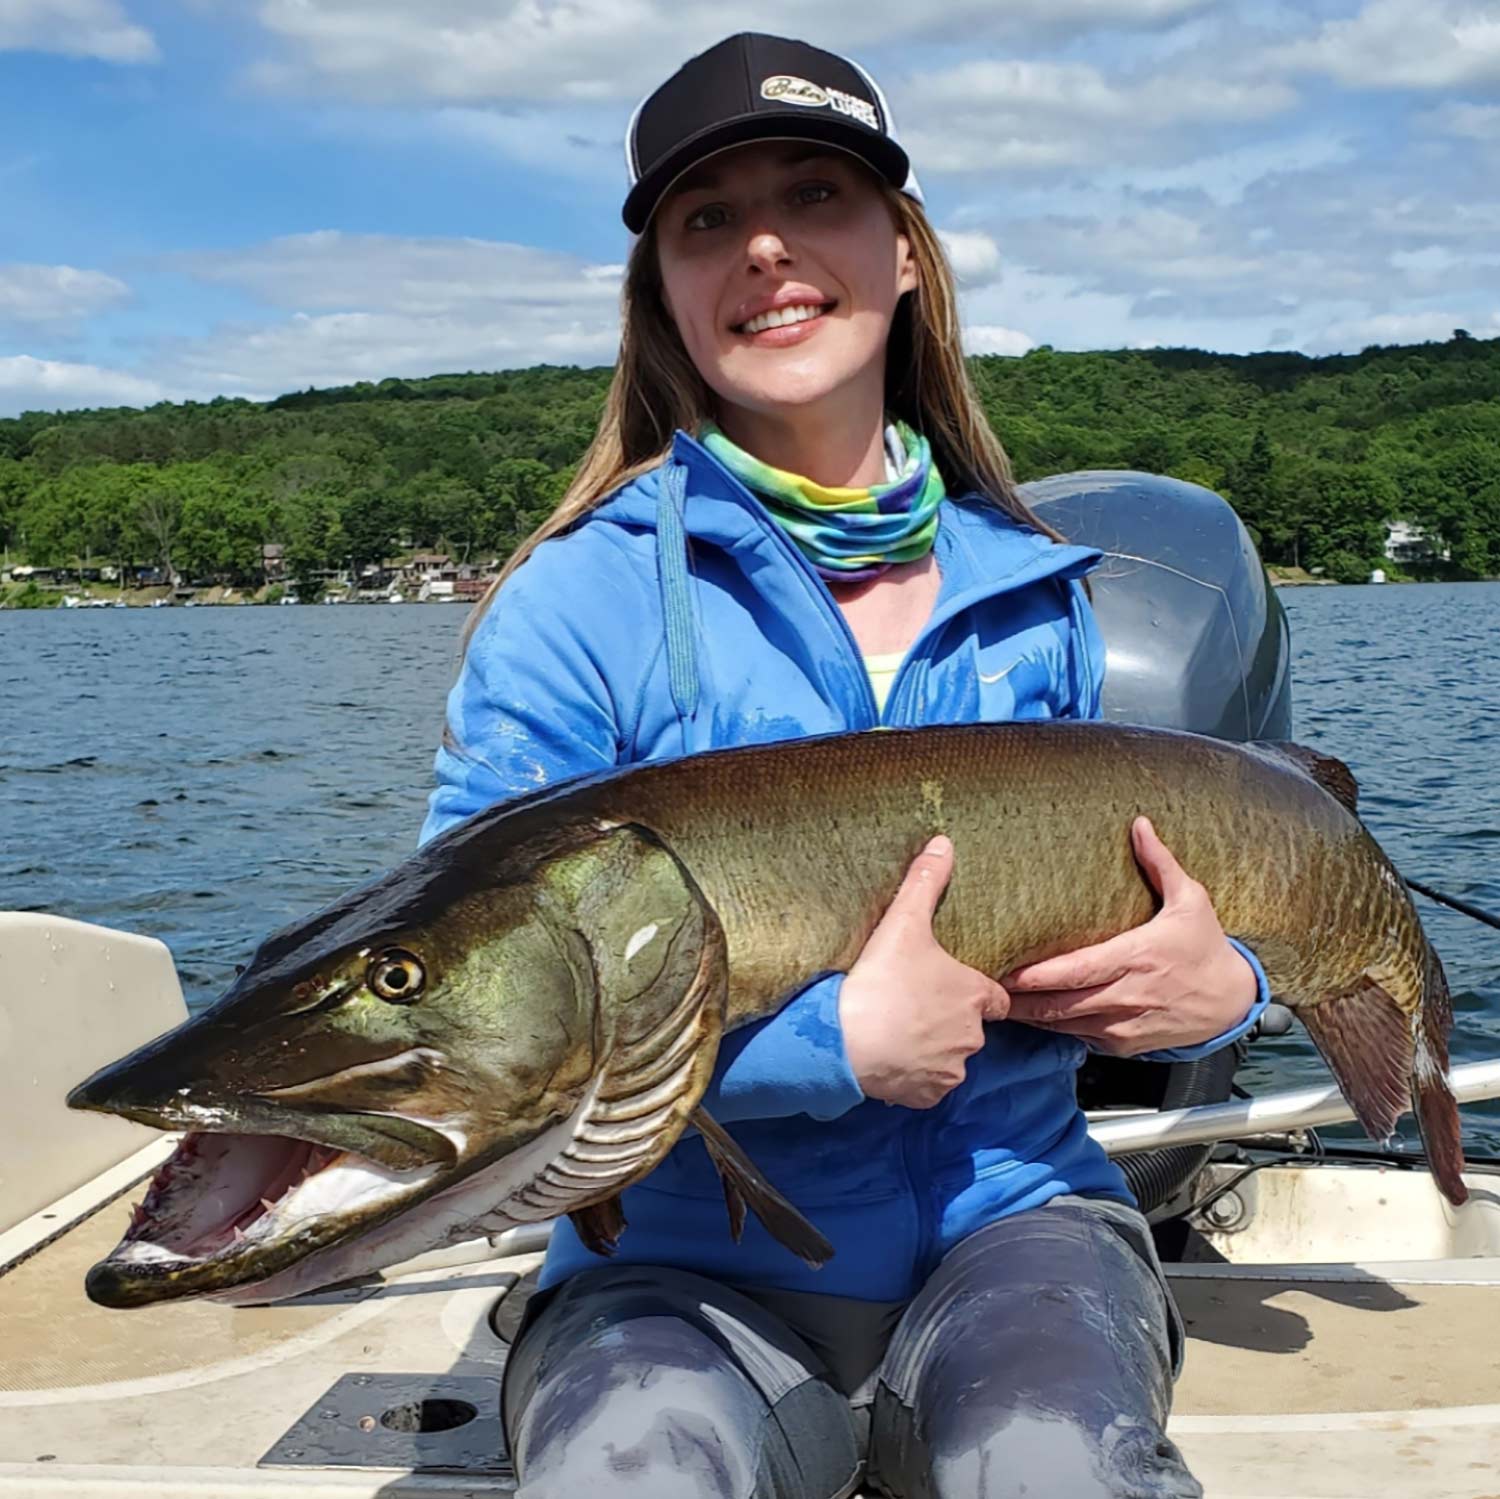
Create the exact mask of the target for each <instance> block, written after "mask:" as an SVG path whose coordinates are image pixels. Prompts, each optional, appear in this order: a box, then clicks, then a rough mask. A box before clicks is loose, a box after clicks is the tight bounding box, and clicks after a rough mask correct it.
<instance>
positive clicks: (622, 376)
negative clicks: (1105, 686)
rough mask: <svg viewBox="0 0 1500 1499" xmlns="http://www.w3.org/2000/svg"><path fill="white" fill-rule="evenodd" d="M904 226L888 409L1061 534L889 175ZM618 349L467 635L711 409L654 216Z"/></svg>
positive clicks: (946, 283) (980, 488) (970, 482)
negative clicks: (669, 301) (558, 476)
mask: <svg viewBox="0 0 1500 1499" xmlns="http://www.w3.org/2000/svg"><path fill="white" fill-rule="evenodd" d="M880 188H881V191H882V193H883V194H884V196H885V199H886V203H887V206H888V208H889V209H890V212H891V216H892V218H893V220H894V221H895V225H896V230H897V232H898V233H900V234H904V235H905V236H906V237H907V240H908V242H909V243H910V245H911V253H912V258H913V260H914V261H915V263H916V269H917V285H916V288H915V289H914V290H913V291H911V292H909V293H907V294H906V295H905V296H904V297H902V299H901V301H900V303H899V304H898V305H897V308H896V315H895V318H894V320H893V322H892V324H891V331H890V337H889V340H888V342H887V345H886V361H885V368H886V382H885V385H886V409H887V411H889V412H891V413H892V414H893V415H895V416H898V417H900V418H901V419H902V420H903V421H905V422H906V423H907V424H908V425H910V426H911V427H913V428H915V429H916V430H917V431H918V432H920V433H922V435H923V436H924V437H926V438H927V440H928V442H929V443H930V444H931V446H932V458H933V462H934V463H935V464H936V465H937V468H938V472H939V473H940V474H942V476H943V482H944V484H945V486H946V487H947V490H948V492H949V493H950V494H965V493H968V492H971V491H972V492H977V493H978V494H980V495H982V496H984V497H985V498H986V499H988V500H989V501H991V502H992V503H993V504H995V505H996V506H998V507H999V509H1001V510H1003V511H1004V512H1005V513H1006V514H1007V515H1009V516H1011V517H1012V518H1013V519H1015V520H1018V521H1021V522H1023V523H1024V524H1025V525H1028V526H1032V527H1034V528H1035V529H1036V530H1038V531H1040V532H1042V533H1043V534H1044V535H1047V536H1050V537H1052V538H1053V540H1054V541H1060V540H1062V537H1061V536H1059V535H1058V533H1057V532H1056V531H1054V530H1053V529H1052V527H1051V526H1049V525H1048V524H1047V523H1046V522H1045V521H1043V520H1039V519H1038V518H1037V516H1036V515H1035V514H1034V513H1033V512H1032V510H1031V509H1030V507H1029V506H1028V505H1027V504H1026V502H1025V501H1024V500H1023V499H1022V498H1021V497H1020V495H1018V494H1017V493H1016V486H1015V481H1014V479H1013V478H1012V476H1011V467H1010V459H1009V458H1008V457H1007V456H1006V453H1005V449H1004V448H1003V447H1002V446H1001V444H1000V439H999V438H998V437H996V436H995V434H994V432H992V431H991V430H990V425H989V423H988V422H987V421H986V420H985V417H984V412H983V410H982V409H981V407H980V405H979V399H978V397H977V396H976V395H975V394H974V388H973V386H972V384H971V383H970V381H969V371H968V366H967V365H966V364H965V363H964V355H963V343H962V338H961V334H960V330H959V321H958V294H957V290H956V288H955V286H954V283H953V270H952V267H951V266H950V265H949V264H948V257H947V255H945V254H944V253H943V247H942V244H941V243H940V242H939V240H938V237H937V234H936V232H935V231H934V230H933V227H932V225H931V223H930V222H929V221H928V218H927V215H926V214H925V213H924V212H923V211H922V208H921V205H920V204H918V203H915V202H913V201H912V199H910V198H908V197H907V196H906V195H905V194H904V193H901V192H898V191H897V190H896V189H895V188H893V187H891V186H889V185H888V184H887V183H885V182H884V181H882V182H881V183H880ZM620 323H621V336H620V356H619V360H618V362H617V363H616V365H615V373H614V378H613V379H612V380H611V381H610V385H609V394H608V396H607V397H606V398H605V403H604V415H603V417H602V418H601V419H600V422H599V430H598V431H597V432H596V433H595V434H594V440H593V442H591V443H590V444H589V447H588V451H587V452H586V453H585V454H584V455H583V460H582V462H581V463H580V464H579V465H578V471H577V473H576V474H575V475H574V478H573V482H572V483H571V484H570V485H569V486H568V492H567V493H566V494H565V495H564V496H563V498H562V500H561V502H560V503H559V504H558V507H557V509H556V510H554V511H553V512H552V514H551V515H549V516H548V517H547V519H546V520H544V521H543V522H542V524H541V525H540V526H538V527H537V528H536V530H535V531H533V532H532V533H531V535H530V536H528V537H527V538H526V540H525V541H523V542H522V543H521V545H520V546H519V547H517V548H516V551H515V553H514V555H513V556H512V557H511V559H510V561H509V562H507V563H506V564H505V567H504V569H503V570H502V571H501V573H500V576H499V577H498V578H496V579H495V581H494V582H493V583H492V584H491V585H490V587H489V589H488V590H487V591H486V592H485V595H484V597H483V598H482V599H480V601H479V603H478V604H477V605H475V607H474V611H473V613H472V614H470V616H469V620H468V623H467V624H466V625H465V627H464V636H463V638H464V642H465V643H466V644H467V642H468V639H469V636H470V635H471V634H472V633H473V631H474V628H475V626H476V625H477V624H478V623H479V621H480V619H481V618H482V617H483V615H484V611H485V610H486V609H488V608H489V606H490V604H491V602H492V601H493V599H494V597H495V594H496V593H497V592H498V591H499V590H500V589H501V588H503V587H504V586H505V581H506V579H507V578H509V577H510V575H511V574H512V573H513V572H515V570H516V569H517V568H518V567H520V566H521V564H522V563H523V562H525V561H526V559H527V558H528V557H529V556H530V555H531V554H532V552H533V551H534V550H535V549H536V548H537V546H538V545H539V544H540V543H541V542H544V541H546V539H547V538H548V537H549V536H556V535H557V534H558V533H559V532H560V531H566V530H567V529H568V528H569V527H570V526H572V525H573V524H575V523H576V522H577V521H579V520H580V519H582V517H583V516H585V515H587V514H588V513H589V511H590V510H593V509H594V508H595V507H596V506H598V505H600V504H602V503H603V502H604V501H605V500H606V499H608V498H609V496H610V495H612V494H613V493H614V492H615V491H616V490H617V489H619V488H620V486H621V485H622V484H626V483H628V482H629V481H630V480H631V479H634V478H636V477H637V476H638V475H640V474H643V473H645V472H647V471H648V470H650V469H653V468H655V467H656V466H657V465H658V464H659V463H661V462H662V461H663V460H664V459H665V458H666V456H667V454H668V452H669V451H670V449H671V446H672V434H673V432H674V431H675V430H676V429H677V428H679V427H681V428H682V429H684V430H685V431H687V432H695V431H696V430H697V429H698V426H699V424H700V423H701V422H702V421H703V420H704V419H705V418H708V417H710V416H712V415H713V413H714V403H713V392H712V391H711V390H710V389H709V388H708V385H707V384H706V383H705V382H704V379H703V377H702V376H701V375H700V374H699V373H698V371H697V368H696V367H695V366H694V364H693V362H692V360H691V359H690V358H689V357H688V352H687V350H686V349H685V348H684V347H683V344H682V340H681V338H680V337H679V336H678V333H677V327H676V325H675V324H674V323H673V321H672V319H671V317H670V315H669V314H668V312H667V307H666V301H665V298H664V297H663V295H662V284H661V271H660V266H659V263H658V260H657V255H656V241H655V233H654V222H653V224H648V225H647V227H646V232H645V233H644V234H643V235H642V236H641V237H640V238H639V239H638V240H637V241H636V243H635V245H634V247H633V248H632V250H631V254H630V259H629V261H628V263H627V265H626V267H625V282H624V286H623V288H622V289H621V293H620Z"/></svg>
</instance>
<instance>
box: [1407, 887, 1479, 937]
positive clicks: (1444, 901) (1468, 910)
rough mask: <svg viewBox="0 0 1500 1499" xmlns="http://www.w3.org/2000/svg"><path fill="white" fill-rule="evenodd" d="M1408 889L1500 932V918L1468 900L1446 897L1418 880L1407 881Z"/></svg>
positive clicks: (1454, 896) (1451, 896) (1453, 896)
mask: <svg viewBox="0 0 1500 1499" xmlns="http://www.w3.org/2000/svg"><path fill="white" fill-rule="evenodd" d="M1406 884H1407V888H1408V889H1411V890H1415V891H1416V892H1417V894H1418V895H1425V896H1426V897H1427V899H1428V900H1435V901H1436V902H1437V903H1438V904H1439V905H1440V906H1451V907H1452V908H1453V909H1454V910H1455V911H1462V912H1463V914H1464V915H1465V916H1472V917H1473V918H1474V920H1475V921H1482V922H1483V923H1484V924H1485V925H1486V926H1492V927H1494V928H1495V930H1496V931H1500V916H1494V915H1492V914H1491V913H1490V912H1488V911H1486V910H1483V909H1481V908H1480V907H1479V906H1474V905H1470V904H1469V902H1468V901H1466V900H1460V899H1459V898H1458V897H1457V896H1456V895H1444V894H1443V892H1442V891H1441V890H1434V889H1433V888H1432V886H1431V885H1423V884H1420V883H1419V882H1418V881H1416V880H1407V882H1406Z"/></svg>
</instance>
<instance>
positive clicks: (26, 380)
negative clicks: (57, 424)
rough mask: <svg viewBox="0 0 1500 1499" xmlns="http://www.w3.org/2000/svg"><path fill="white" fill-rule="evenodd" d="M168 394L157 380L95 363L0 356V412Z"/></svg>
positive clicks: (134, 402)
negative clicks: (66, 362)
mask: <svg viewBox="0 0 1500 1499" xmlns="http://www.w3.org/2000/svg"><path fill="white" fill-rule="evenodd" d="M169 399H172V393H171V392H169V391H168V390H167V389H166V388H165V387H164V386H162V385H160V384H159V383H158V382H157V381H155V380H152V379H149V378H146V377H143V376H140V375H133V374H130V373H128V372H126V371H124V370H110V369H102V368H101V367H100V366H99V365H96V364H65V363H63V362H61V361H58V360H53V359H34V358H32V356H31V355H29V354H12V355H9V356H0V414H3V413H12V414H14V413H16V412H20V411H55V410H63V409H68V408H74V407H79V406H149V405H151V404H152V403H153V402H156V401H165V400H169Z"/></svg>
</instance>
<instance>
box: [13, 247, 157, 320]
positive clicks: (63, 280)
mask: <svg viewBox="0 0 1500 1499" xmlns="http://www.w3.org/2000/svg"><path fill="white" fill-rule="evenodd" d="M129 296H130V288H129V287H128V286H126V285H125V283H124V282H123V281H117V280H115V278H114V277H113V276H106V275H105V274H104V273H103V272H102V271H80V270H76V269H75V268H74V267H73V266H70V265H22V264H16V263H12V264H10V265H0V325H4V324H12V325H19V324H25V325H26V326H28V327H40V326H43V325H52V326H66V325H68V324H72V323H78V322H81V321H82V320H83V319H84V318H87V317H90V316H91V315H92V314H94V313H96V312H101V311H103V310H104V309H105V308H107V307H114V306H117V305H118V304H119V303H121V302H124V301H125V300H127V299H128V298H129Z"/></svg>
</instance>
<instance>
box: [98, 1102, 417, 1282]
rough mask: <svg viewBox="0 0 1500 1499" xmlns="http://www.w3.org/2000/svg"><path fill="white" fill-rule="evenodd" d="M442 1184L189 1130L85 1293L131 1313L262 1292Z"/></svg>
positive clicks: (317, 1150) (273, 1142)
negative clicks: (238, 1291)
mask: <svg viewBox="0 0 1500 1499" xmlns="http://www.w3.org/2000/svg"><path fill="white" fill-rule="evenodd" d="M443 1174H444V1168H443V1167H442V1166H440V1165H428V1166H424V1167H421V1168H419V1169H417V1170H406V1171H398V1170H395V1169H393V1168H391V1167H389V1166H384V1165H381V1164H380V1163H379V1162H377V1161H374V1160H371V1159H369V1158H368V1157H365V1156H362V1155H358V1154H356V1153H355V1152H353V1151H350V1150H339V1149H335V1148H333V1147H331V1146H327V1145H319V1144H316V1143H314V1142H312V1141H309V1140H302V1139H298V1138H296V1137H294V1136H288V1135H272V1134H248V1135H241V1134H220V1133H210V1132H206V1131H198V1130H194V1131H191V1132H189V1133H188V1134H187V1135H185V1136H184V1137H183V1139H182V1141H181V1142H180V1143H179V1144H178V1146H177V1149H176V1150H175V1151H174V1152H173V1153H172V1155H171V1156H170V1157H169V1158H168V1159H167V1160H166V1161H165V1162H164V1163H163V1164H162V1166H161V1167H160V1169H159V1170H158V1171H157V1172H156V1175H155V1176H154V1177H153V1178H152V1180H151V1184H150V1186H149V1187H148V1188H147V1191H146V1195H145V1198H144V1200H143V1201H141V1202H139V1203H137V1204H136V1205H135V1207H134V1209H133V1211H132V1214H131V1220H130V1226H129V1228H128V1229H127V1230H126V1233H125V1237H124V1238H123V1239H121V1241H120V1243H119V1244H118V1245H117V1246H116V1248H115V1249H114V1250H113V1252H112V1253H111V1254H110V1255H109V1256H108V1257H107V1258H105V1259H103V1260H101V1261H100V1262H99V1263H98V1264H97V1265H95V1266H94V1267H93V1269H92V1270H90V1271H89V1275H88V1280H87V1283H86V1290H87V1292H88V1295H89V1298H90V1299H91V1300H93V1301H95V1302H97V1303H99V1304H100V1305H101V1306H108V1307H133V1306H146V1305H149V1304H150V1303H152V1302H157V1301H164V1300H169V1299H176V1298H178V1297H182V1296H191V1295H196V1294H202V1293H204V1292H211V1291H223V1290H228V1289H229V1288H231V1287H234V1286H239V1285H243V1284H246V1283H247V1282H252V1281H261V1280H264V1279H265V1278H267V1277H268V1276H271V1275H275V1274H277V1273H278V1272H280V1271H282V1270H285V1269H287V1268H288V1267H290V1266H292V1265H294V1264H296V1263H298V1262H299V1261H301V1260H303V1259H305V1258H307V1256H308V1255H310V1254H314V1253H316V1252H317V1251H319V1250H322V1249H326V1248H328V1247H329V1246H330V1245H333V1244H336V1243H338V1242H339V1241H341V1240H343V1239H346V1238H349V1237H351V1236H352V1235H354V1234H355V1233H358V1232H361V1231H363V1230H364V1229H366V1228H368V1227H370V1226H371V1225H372V1224H374V1223H376V1222H379V1221H381V1220H383V1219H385V1218H387V1217H389V1216H391V1215H392V1214H393V1213H395V1212H397V1211H399V1210H400V1209H402V1208H403V1207H405V1206H407V1205H409V1204H410V1203H411V1202H413V1201H414V1200H415V1199H417V1198H419V1197H423V1196H426V1195H427V1194H428V1192H429V1191H430V1190H432V1188H433V1186H434V1185H435V1179H436V1178H438V1177H439V1176H441V1175H443Z"/></svg>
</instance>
